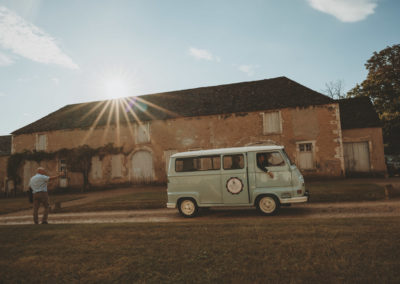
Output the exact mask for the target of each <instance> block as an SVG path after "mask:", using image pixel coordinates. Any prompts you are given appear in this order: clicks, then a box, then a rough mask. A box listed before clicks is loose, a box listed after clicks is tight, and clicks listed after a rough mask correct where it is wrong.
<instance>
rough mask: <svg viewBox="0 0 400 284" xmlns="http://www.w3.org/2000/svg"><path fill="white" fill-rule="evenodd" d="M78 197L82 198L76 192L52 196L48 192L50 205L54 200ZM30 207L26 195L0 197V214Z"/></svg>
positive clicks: (30, 204)
mask: <svg viewBox="0 0 400 284" xmlns="http://www.w3.org/2000/svg"><path fill="white" fill-rule="evenodd" d="M80 198H82V196H81V195H78V194H65V195H54V196H52V195H51V194H50V205H51V204H54V203H56V202H66V201H71V200H76V199H80ZM31 208H33V205H32V203H29V201H28V197H27V196H25V197H24V196H19V197H10V198H3V199H0V215H2V214H8V213H13V212H17V211H21V210H26V209H31Z"/></svg>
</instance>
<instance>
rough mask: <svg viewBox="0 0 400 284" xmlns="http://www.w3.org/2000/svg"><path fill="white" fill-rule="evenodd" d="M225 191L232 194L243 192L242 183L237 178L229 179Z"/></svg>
mask: <svg viewBox="0 0 400 284" xmlns="http://www.w3.org/2000/svg"><path fill="white" fill-rule="evenodd" d="M226 189H227V190H228V191H229V192H230V193H232V194H239V193H240V192H241V191H242V190H243V183H242V181H241V180H240V179H238V178H237V177H231V178H230V179H228V181H227V182H226Z"/></svg>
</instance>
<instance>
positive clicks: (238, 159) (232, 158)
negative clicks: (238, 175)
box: [224, 154, 244, 170]
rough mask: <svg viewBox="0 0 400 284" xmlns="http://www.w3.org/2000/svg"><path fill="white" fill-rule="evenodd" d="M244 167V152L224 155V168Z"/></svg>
mask: <svg viewBox="0 0 400 284" xmlns="http://www.w3.org/2000/svg"><path fill="white" fill-rule="evenodd" d="M243 168H244V157H243V155H242V154H238V155H226V156H224V170H235V169H243Z"/></svg>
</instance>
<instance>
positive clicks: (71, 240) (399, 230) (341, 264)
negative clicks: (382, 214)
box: [0, 217, 400, 283]
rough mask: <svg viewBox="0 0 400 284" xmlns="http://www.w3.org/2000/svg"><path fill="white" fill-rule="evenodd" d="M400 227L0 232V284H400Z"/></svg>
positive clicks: (314, 223) (299, 223)
mask: <svg viewBox="0 0 400 284" xmlns="http://www.w3.org/2000/svg"><path fill="white" fill-rule="evenodd" d="M399 238H400V220H399V218H354V219H307V220H299V219H296V220H290V219H287V218H265V217H260V218H256V219H251V220H236V219H234V218H232V219H228V220H226V219H224V220H221V219H219V220H213V221H210V220H201V219H196V220H190V221H186V222H180V223H143V224H93V225H48V226H44V225H39V226H34V225H29V226H4V227H0V282H1V283H16V282H17V283H20V282H29V283H31V282H42V283H53V282H67V283H69V282H82V283H94V282H102V283H104V282H105V283H107V282H113V283H119V282H124V283H144V282H145V283H400V270H399V269H398V267H400V242H399V241H398V240H399Z"/></svg>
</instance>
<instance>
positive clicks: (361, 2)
mask: <svg viewBox="0 0 400 284" xmlns="http://www.w3.org/2000/svg"><path fill="white" fill-rule="evenodd" d="M307 1H308V3H309V4H310V6H311V7H313V8H314V9H316V10H318V11H320V12H323V13H326V14H330V15H332V16H334V17H336V18H337V19H338V20H340V21H342V22H347V23H353V22H358V21H362V20H364V19H365V18H367V17H368V16H369V15H372V14H373V13H375V8H376V7H377V6H378V5H377V4H376V2H377V0H307Z"/></svg>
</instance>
